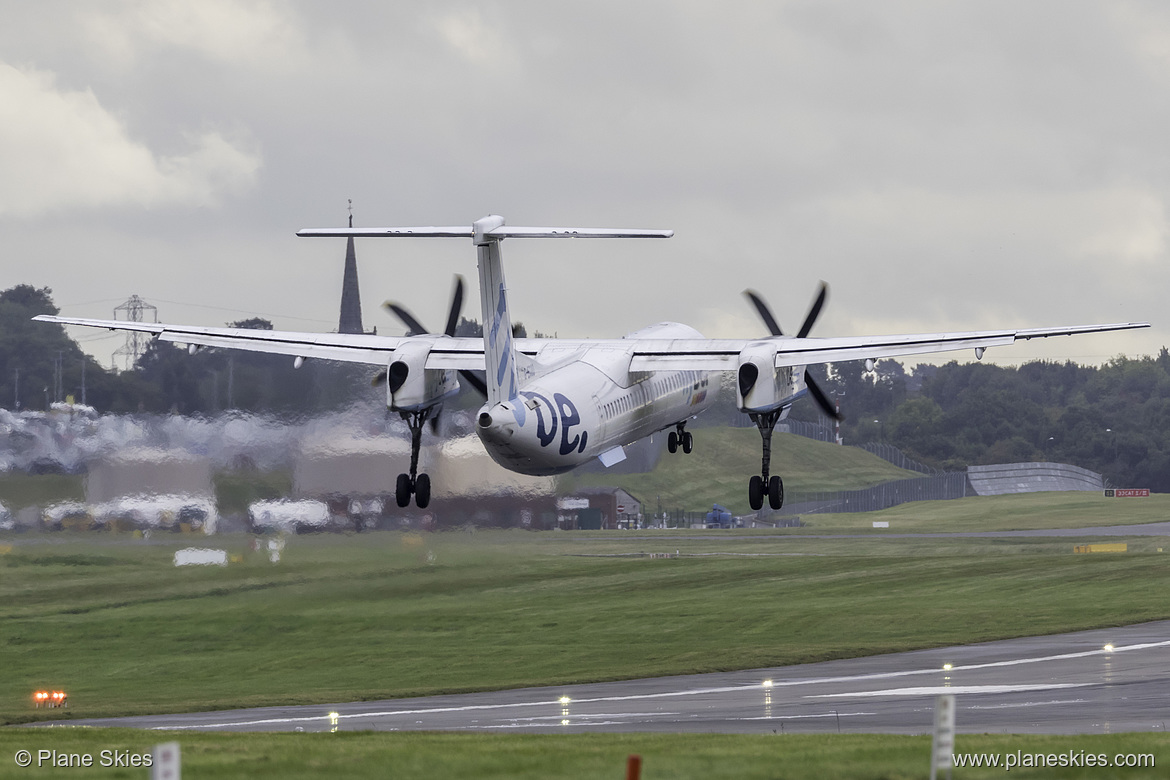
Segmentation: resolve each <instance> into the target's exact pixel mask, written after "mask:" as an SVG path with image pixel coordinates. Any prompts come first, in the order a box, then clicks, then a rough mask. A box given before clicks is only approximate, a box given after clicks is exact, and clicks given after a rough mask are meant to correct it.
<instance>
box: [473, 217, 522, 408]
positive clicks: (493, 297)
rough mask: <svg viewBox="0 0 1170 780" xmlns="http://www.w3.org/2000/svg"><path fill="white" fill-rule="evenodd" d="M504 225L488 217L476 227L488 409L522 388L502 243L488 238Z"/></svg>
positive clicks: (477, 223)
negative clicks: (501, 248) (514, 344)
mask: <svg viewBox="0 0 1170 780" xmlns="http://www.w3.org/2000/svg"><path fill="white" fill-rule="evenodd" d="M503 224H504V218H503V217H497V216H487V217H484V218H483V219H480V220H478V221H476V222H475V224H474V225H473V229H474V231H475V235H474V241H475V245H476V253H477V254H478V256H479V295H480V302H481V304H482V306H483V350H484V363H485V368H486V369H487V390H488V397H487V400H488V406H494V405H495V404H498V403H500V402H501V401H507V400H510V399H512V398H515V397H516V390H517V387H518V386H519V379H518V372H517V366H516V350H515V349H514V348H513V346H512V317H511V315H510V314H509V312H508V287H507V284H506V283H505V282H504V264H503V261H502V259H501V258H500V240H499V239H498V238H495V237H494V236H489V235H487V233H488V232H489V231H491V230H493V229H495V228H499V227H502V226H503Z"/></svg>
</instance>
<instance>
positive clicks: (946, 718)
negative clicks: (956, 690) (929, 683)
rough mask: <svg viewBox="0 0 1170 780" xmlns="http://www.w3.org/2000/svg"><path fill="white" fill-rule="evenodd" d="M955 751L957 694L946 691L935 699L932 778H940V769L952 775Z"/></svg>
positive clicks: (931, 758) (931, 759) (931, 761)
mask: <svg viewBox="0 0 1170 780" xmlns="http://www.w3.org/2000/svg"><path fill="white" fill-rule="evenodd" d="M954 752H955V695H954V694H953V693H944V694H943V695H942V696H939V697H938V698H937V699H935V700H934V741H933V743H932V745H931V750H930V780H938V770H940V769H945V770H946V771H947V777H948V778H949V777H950V776H951V767H953V766H954V760H953V759H954Z"/></svg>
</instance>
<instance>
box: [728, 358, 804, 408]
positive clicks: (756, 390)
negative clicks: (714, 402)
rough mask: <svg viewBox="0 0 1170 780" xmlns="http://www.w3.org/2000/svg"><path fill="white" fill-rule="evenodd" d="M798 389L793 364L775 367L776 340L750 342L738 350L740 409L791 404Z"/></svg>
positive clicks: (737, 384)
mask: <svg viewBox="0 0 1170 780" xmlns="http://www.w3.org/2000/svg"><path fill="white" fill-rule="evenodd" d="M798 389H799V388H798V387H797V384H796V382H794V381H793V372H792V368H791V367H790V366H784V367H782V368H776V347H775V345H774V344H748V345H747V346H746V347H744V348H743V350H742V351H741V352H740V353H739V370H738V371H736V375H735V400H736V403H737V404H738V406H739V410H740V411H741V412H770V411H773V410H775V409H778V408H780V407H782V406H785V405H787V404H791V403H792V400H793V397H794V396H795V395H796V392H797V390H798Z"/></svg>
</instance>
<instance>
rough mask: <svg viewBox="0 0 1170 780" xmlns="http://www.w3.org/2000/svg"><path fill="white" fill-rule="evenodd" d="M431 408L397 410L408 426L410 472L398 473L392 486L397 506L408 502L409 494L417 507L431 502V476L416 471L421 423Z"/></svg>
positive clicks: (420, 507) (402, 505)
mask: <svg viewBox="0 0 1170 780" xmlns="http://www.w3.org/2000/svg"><path fill="white" fill-rule="evenodd" d="M431 411H432V410H431V409H423V410H422V411H421V412H399V414H400V415H402V419H403V420H405V421H406V424H407V425H408V426H410V473H409V474H399V475H398V482H397V483H396V484H395V486H394V499H395V500H396V501H397V502H398V506H400V507H404V506H407V505H408V504H410V496H411V495H412V494H413V495H414V503H415V505H416V506H417V507H418V508H419V509H426V508H427V504H429V503H431V478H430V477H428V476H427V475H426V474H419V473H418V451H419V447H420V445H421V444H422V427H423V423H425V422H426V421H427V418H428V417H429V416H430V414H431Z"/></svg>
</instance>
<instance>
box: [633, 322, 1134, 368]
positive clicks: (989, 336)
mask: <svg viewBox="0 0 1170 780" xmlns="http://www.w3.org/2000/svg"><path fill="white" fill-rule="evenodd" d="M1148 327H1150V324H1149V323H1148V322H1121V323H1112V324H1108V325H1069V326H1064V327H1056V328H1023V329H1016V330H982V331H966V332H958V333H910V334H904V335H897V336H854V337H845V338H803V339H802V338H789V337H786V336H777V337H773V338H765V339H756V340H746V339H743V340H741V339H723V340H718V339H717V340H708V339H677V340H673V341H666V340H655V339H638V340H636V341H635V342H634V358H633V360H632V361H631V363H630V370H631V371H668V370H701V371H733V370H735V367H736V365H737V363H738V361H739V353H740V351H741V350H743V348H744V347H746V346H748V345H749V344H770V345H772V346H774V348H775V350H776V366H777V367H778V368H779V367H782V366H805V365H811V364H816V363H839V362H845V361H849V360H865V359H867V358H872V359H874V360H877V359H880V358H892V357H902V356H906V355H924V354H928V353H934V352H953V351H955V350H962V349H987V348H989V347H1003V346H1007V345H1009V344H1014V343H1015V342H1017V341H1026V340H1028V339H1035V338H1048V337H1049V336H1073V335H1078V334H1083V333H1104V332H1107V331H1115V330H1132V329H1134V328H1148ZM627 343H628V342H627Z"/></svg>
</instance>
